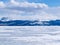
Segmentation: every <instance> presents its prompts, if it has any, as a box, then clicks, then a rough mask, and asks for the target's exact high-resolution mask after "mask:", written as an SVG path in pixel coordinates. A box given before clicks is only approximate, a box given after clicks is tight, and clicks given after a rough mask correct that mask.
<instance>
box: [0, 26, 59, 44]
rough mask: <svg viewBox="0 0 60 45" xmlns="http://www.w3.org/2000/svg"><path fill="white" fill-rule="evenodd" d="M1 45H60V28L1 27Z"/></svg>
mask: <svg viewBox="0 0 60 45" xmlns="http://www.w3.org/2000/svg"><path fill="white" fill-rule="evenodd" d="M0 45H60V26H0Z"/></svg>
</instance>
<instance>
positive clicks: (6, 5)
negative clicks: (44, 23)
mask: <svg viewBox="0 0 60 45" xmlns="http://www.w3.org/2000/svg"><path fill="white" fill-rule="evenodd" d="M1 17H9V18H12V19H24V20H30V19H31V20H53V19H54V20H56V19H60V0H0V18H1Z"/></svg>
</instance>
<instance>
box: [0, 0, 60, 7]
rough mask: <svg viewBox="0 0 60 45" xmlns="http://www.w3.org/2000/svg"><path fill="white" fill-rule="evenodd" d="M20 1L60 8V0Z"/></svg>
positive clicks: (6, 0)
mask: <svg viewBox="0 0 60 45" xmlns="http://www.w3.org/2000/svg"><path fill="white" fill-rule="evenodd" d="M0 1H4V2H9V1H10V0H0ZM16 1H17V0H16ZM18 1H20V2H24V1H28V2H35V3H46V4H48V5H49V6H60V0H18Z"/></svg>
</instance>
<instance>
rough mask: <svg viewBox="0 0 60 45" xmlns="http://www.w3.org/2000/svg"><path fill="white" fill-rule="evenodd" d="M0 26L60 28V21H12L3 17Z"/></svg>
mask: <svg viewBox="0 0 60 45" xmlns="http://www.w3.org/2000/svg"><path fill="white" fill-rule="evenodd" d="M0 26H60V20H50V21H38V20H34V21H31V20H10V19H8V18H5V17H3V18H2V19H1V20H0Z"/></svg>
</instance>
